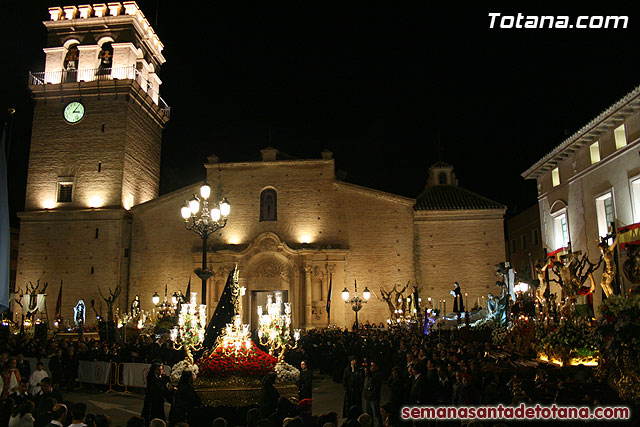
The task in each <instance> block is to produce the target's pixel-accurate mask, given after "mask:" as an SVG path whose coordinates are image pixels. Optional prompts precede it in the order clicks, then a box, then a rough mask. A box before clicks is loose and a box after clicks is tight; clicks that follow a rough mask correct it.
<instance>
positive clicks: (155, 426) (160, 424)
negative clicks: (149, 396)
mask: <svg viewBox="0 0 640 427" xmlns="http://www.w3.org/2000/svg"><path fill="white" fill-rule="evenodd" d="M149 427H167V423H165V422H164V421H163V420H161V419H160V418H154V419H152V420H151V422H150V423H149Z"/></svg>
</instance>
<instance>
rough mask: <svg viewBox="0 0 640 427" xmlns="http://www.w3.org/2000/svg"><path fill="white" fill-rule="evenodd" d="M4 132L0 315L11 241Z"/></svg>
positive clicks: (5, 294)
mask: <svg viewBox="0 0 640 427" xmlns="http://www.w3.org/2000/svg"><path fill="white" fill-rule="evenodd" d="M12 120H13V119H12ZM5 131H6V125H5V128H3V129H2V140H1V141H0V313H1V312H4V311H6V310H8V309H9V266H10V262H9V249H10V241H11V238H10V234H11V228H10V226H9V191H8V189H7V158H6V155H5V133H6V132H5Z"/></svg>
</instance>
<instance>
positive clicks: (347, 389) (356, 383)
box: [342, 357, 363, 418]
mask: <svg viewBox="0 0 640 427" xmlns="http://www.w3.org/2000/svg"><path fill="white" fill-rule="evenodd" d="M357 362H358V361H357V359H356V358H355V357H351V358H350V359H349V366H347V367H346V368H345V369H344V373H343V375H342V385H343V386H344V405H343V407H342V417H343V418H346V417H347V412H348V410H349V408H351V407H352V406H359V407H360V409H362V387H363V378H362V372H361V371H360V368H358V366H357Z"/></svg>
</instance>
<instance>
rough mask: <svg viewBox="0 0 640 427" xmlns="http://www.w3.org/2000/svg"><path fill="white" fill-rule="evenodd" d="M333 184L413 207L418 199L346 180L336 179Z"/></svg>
mask: <svg viewBox="0 0 640 427" xmlns="http://www.w3.org/2000/svg"><path fill="white" fill-rule="evenodd" d="M333 185H335V186H336V187H338V188H341V189H345V190H349V191H354V192H356V193H360V194H362V195H365V196H374V197H377V198H379V199H383V200H387V201H389V202H394V203H401V204H403V205H406V206H412V207H413V205H415V204H416V199H410V198H408V197H403V196H398V195H397V194H391V193H386V192H384V191H380V190H374V189H373V188H368V187H362V186H360V185H356V184H350V183H348V182H344V181H335V182H334V184H333Z"/></svg>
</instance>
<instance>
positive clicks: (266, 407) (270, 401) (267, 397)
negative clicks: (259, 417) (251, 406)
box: [261, 372, 280, 417]
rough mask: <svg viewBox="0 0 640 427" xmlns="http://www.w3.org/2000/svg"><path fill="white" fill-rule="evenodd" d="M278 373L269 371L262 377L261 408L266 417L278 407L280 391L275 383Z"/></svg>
mask: <svg viewBox="0 0 640 427" xmlns="http://www.w3.org/2000/svg"><path fill="white" fill-rule="evenodd" d="M277 378H278V377H277V375H276V373H275V372H269V373H268V374H267V375H265V376H264V378H262V402H261V410H262V414H264V416H265V417H269V416H270V415H271V414H273V413H274V412H276V409H277V408H278V400H279V399H280V393H279V392H278V390H276V387H275V384H276V379H277Z"/></svg>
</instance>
